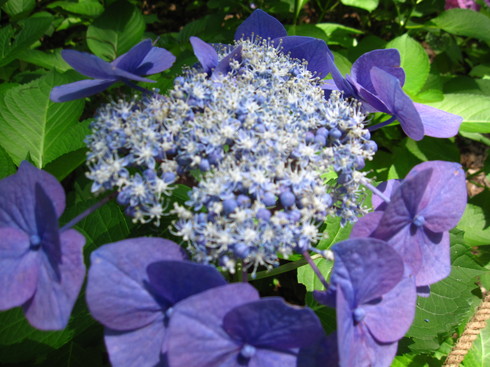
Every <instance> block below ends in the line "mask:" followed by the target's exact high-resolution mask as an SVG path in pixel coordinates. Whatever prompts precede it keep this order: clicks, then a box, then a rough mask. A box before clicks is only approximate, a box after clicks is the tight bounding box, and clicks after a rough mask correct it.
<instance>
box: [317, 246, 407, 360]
mask: <svg viewBox="0 0 490 367" xmlns="http://www.w3.org/2000/svg"><path fill="white" fill-rule="evenodd" d="M332 250H333V252H334V254H335V263H334V268H333V272H332V275H331V285H330V287H329V290H328V291H326V292H318V291H316V292H315V293H314V295H315V298H316V299H317V301H318V302H320V303H322V304H325V305H331V304H332V303H334V304H335V307H336V312H337V336H338V339H337V342H338V351H339V359H340V366H342V367H350V366H352V367H358V366H380V367H381V366H389V365H390V363H391V361H392V359H393V357H394V356H395V353H396V349H397V341H398V340H399V339H401V338H402V337H403V335H404V334H405V333H406V332H407V330H408V329H409V327H410V324H411V323H412V321H413V317H414V314H415V301H416V292H415V285H414V281H413V278H411V277H409V276H405V275H404V265H403V260H402V259H401V257H400V255H398V253H397V252H396V251H394V250H393V249H392V248H391V247H390V246H389V245H388V244H387V243H386V242H384V241H380V240H376V239H372V238H358V239H354V240H347V241H343V242H340V243H338V244H336V245H335V246H333V247H332Z"/></svg>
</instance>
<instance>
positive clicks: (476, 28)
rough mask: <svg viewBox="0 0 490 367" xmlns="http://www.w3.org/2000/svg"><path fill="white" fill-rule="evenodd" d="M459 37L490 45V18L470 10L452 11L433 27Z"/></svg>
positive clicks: (434, 23)
mask: <svg viewBox="0 0 490 367" xmlns="http://www.w3.org/2000/svg"><path fill="white" fill-rule="evenodd" d="M432 24H433V25H435V26H436V27H438V28H441V29H443V30H445V31H446V32H449V33H452V34H456V35H458V36H467V37H474V38H477V39H480V40H482V41H485V42H486V43H488V44H490V18H489V17H488V16H486V15H484V14H480V13H478V12H476V11H473V10H470V9H450V10H447V11H445V12H443V13H442V14H441V15H439V16H438V17H437V18H434V19H432V21H431V25H432Z"/></svg>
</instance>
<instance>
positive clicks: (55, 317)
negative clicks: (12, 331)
mask: <svg viewBox="0 0 490 367" xmlns="http://www.w3.org/2000/svg"><path fill="white" fill-rule="evenodd" d="M64 209H65V193H64V191H63V187H62V186H61V185H60V183H59V182H58V181H57V180H56V179H55V178H54V177H53V176H51V175H50V174H48V173H46V172H44V171H42V170H40V169H38V168H36V167H34V166H33V165H31V164H30V163H28V162H25V161H24V162H22V163H21V165H20V167H19V170H18V172H17V173H16V174H14V175H12V176H9V177H6V178H4V179H3V180H0V310H8V309H10V308H12V307H17V306H22V308H23V310H24V313H25V316H26V318H27V319H28V320H29V322H30V323H31V325H33V326H34V327H36V328H38V329H42V330H59V329H63V328H64V327H65V326H66V325H67V323H68V320H69V318H70V313H71V310H72V308H73V305H74V303H75V300H76V299H77V297H78V293H79V291H80V288H81V286H82V283H83V279H84V277H85V265H84V263H83V254H82V248H83V245H84V244H85V238H84V237H83V236H82V235H81V234H80V233H78V232H77V231H75V230H71V229H70V230H66V231H63V232H59V229H58V217H59V216H60V215H61V213H63V210H64Z"/></svg>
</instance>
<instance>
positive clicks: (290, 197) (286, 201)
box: [279, 191, 296, 208]
mask: <svg viewBox="0 0 490 367" xmlns="http://www.w3.org/2000/svg"><path fill="white" fill-rule="evenodd" d="M279 200H280V201H281V204H282V206H283V207H285V208H288V207H290V206H292V205H293V204H294V202H295V201H296V197H295V196H294V194H293V193H292V192H291V191H285V192H283V193H282V194H281V195H279Z"/></svg>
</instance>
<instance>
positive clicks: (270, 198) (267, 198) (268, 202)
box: [262, 192, 276, 206]
mask: <svg viewBox="0 0 490 367" xmlns="http://www.w3.org/2000/svg"><path fill="white" fill-rule="evenodd" d="M262 202H263V203H264V205H265V206H274V205H276V195H274V194H273V193H272V192H266V193H265V194H264V197H263V198H262Z"/></svg>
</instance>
